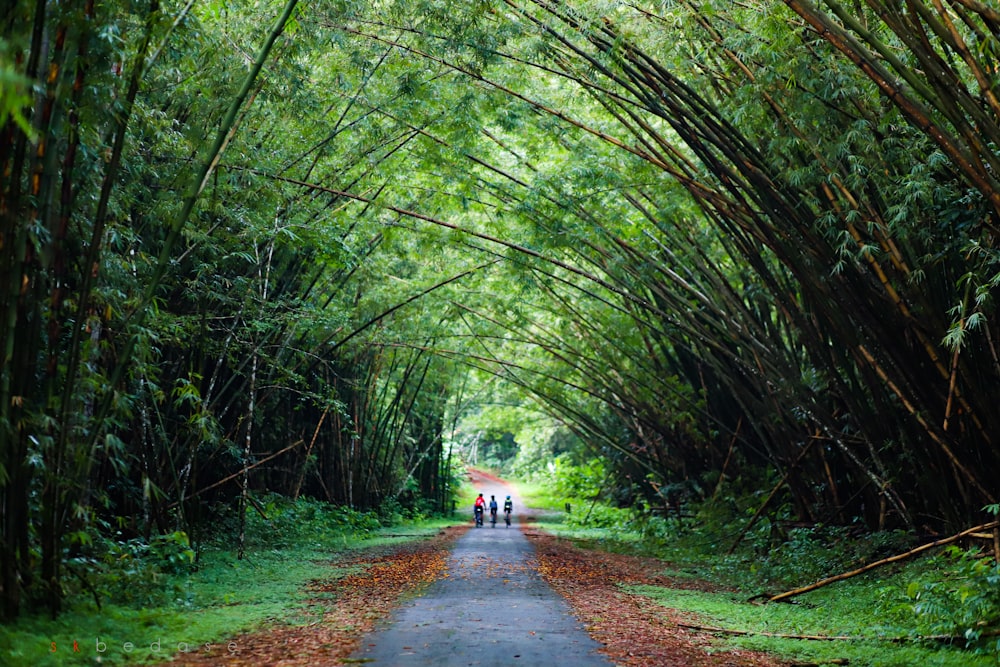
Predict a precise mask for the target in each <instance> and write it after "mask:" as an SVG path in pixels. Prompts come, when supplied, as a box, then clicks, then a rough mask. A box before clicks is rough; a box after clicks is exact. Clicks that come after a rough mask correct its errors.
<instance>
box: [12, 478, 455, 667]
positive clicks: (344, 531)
mask: <svg viewBox="0 0 1000 667" xmlns="http://www.w3.org/2000/svg"><path fill="white" fill-rule="evenodd" d="M258 505H259V507H260V512H256V511H253V510H251V516H249V517H248V521H247V545H248V549H247V552H246V556H245V557H244V558H243V559H242V560H240V559H237V558H236V551H235V548H234V542H235V540H234V539H233V533H232V532H231V530H230V529H231V528H232V526H230V525H229V522H230V520H231V519H232V517H227V516H226V515H225V514H224V513H223V514H220V515H219V517H218V519H217V521H215V522H213V526H214V528H215V529H216V530H215V531H214V532H213V534H212V538H211V539H210V540H206V541H205V542H203V543H199V544H197V545H196V546H197V547H198V553H197V559H196V560H195V557H194V551H193V549H192V548H191V545H190V542H189V541H188V539H187V536H186V534H184V533H182V532H178V533H173V534H170V535H168V536H165V537H162V538H153V539H151V540H142V539H140V538H132V539H130V540H123V541H121V542H119V543H115V544H111V545H107V544H106V545H103V547H104V548H106V549H107V550H106V551H105V552H104V553H102V554H99V555H98V554H97V551H96V548H95V550H94V551H93V553H94V554H95V555H94V557H93V558H92V559H91V562H89V563H87V562H85V559H84V558H83V557H82V556H81V557H78V558H77V559H76V561H77V563H76V565H77V567H78V568H80V569H79V570H78V571H79V573H80V575H81V577H82V578H85V580H86V582H87V585H86V586H85V587H84V586H81V587H80V588H79V589H78V590H76V591H75V592H74V594H73V595H72V596H71V597H69V598H68V600H69V602H70V603H71V604H70V606H69V607H68V608H67V610H66V611H65V612H64V613H63V614H61V615H60V616H59V617H58V618H56V619H52V618H51V617H49V615H48V614H35V615H28V614H26V615H24V616H22V617H21V618H20V619H19V620H18V621H17V622H15V623H10V624H4V625H0V663H2V664H3V665H5V666H7V667H22V666H23V667H47V666H52V667H55V666H60V667H61V666H66V665H92V664H95V662H100V663H101V664H108V665H124V664H151V663H156V662H160V661H164V660H166V659H167V658H169V657H170V656H171V655H174V654H178V655H181V656H182V657H187V656H190V657H192V658H193V657H194V656H199V655H204V656H206V657H207V658H208V659H210V660H216V661H218V660H220V659H222V658H233V657H234V656H237V655H239V654H240V653H243V654H246V652H247V650H248V648H249V644H247V643H246V642H245V640H243V639H241V637H242V636H244V634H245V633H248V632H252V631H254V630H256V629H258V628H261V627H265V626H266V627H270V628H273V627H278V628H303V627H307V626H309V625H312V624H315V623H316V622H317V618H318V617H321V616H322V615H323V614H324V613H325V610H327V609H329V608H330V607H331V606H334V605H333V603H334V601H335V596H334V595H333V594H332V593H331V592H330V589H331V582H337V581H341V580H343V579H344V578H346V577H352V576H357V575H359V574H361V573H363V572H364V571H365V570H366V568H367V567H369V565H370V563H369V562H368V561H365V560H363V559H359V558H356V557H352V554H362V553H363V554H370V553H373V551H377V550H379V549H385V548H389V547H392V548H393V549H396V548H397V547H399V545H404V544H407V543H419V542H425V541H427V539H428V538H429V537H431V536H434V535H437V534H439V533H440V532H441V530H442V529H443V528H445V527H447V526H449V525H451V524H452V523H453V521H452V520H451V519H448V518H444V519H442V518H440V517H438V518H430V517H427V516H422V515H419V514H418V515H414V514H413V513H410V512H406V511H405V510H404V509H403V508H401V507H393V508H390V509H389V510H387V511H383V512H381V513H380V512H376V511H372V512H368V513H361V512H355V511H352V510H350V509H347V508H342V507H334V506H332V505H329V504H327V503H321V502H318V501H314V500H309V499H304V498H303V499H300V500H298V501H295V502H292V501H290V500H287V499H284V498H281V497H279V496H270V497H263V498H261V499H260V500H259V501H258ZM265 517H267V518H265ZM372 560H373V561H374V560H376V558H375V557H372ZM85 567H89V569H87V570H84V568H85ZM400 569H402V567H401V568H400ZM84 572H86V574H84ZM397 583H398V582H397ZM394 588H395V593H396V594H397V595H398V594H399V592H400V591H401V590H402V587H400V586H394ZM341 627H348V626H347V624H341ZM248 664H252V663H248Z"/></svg>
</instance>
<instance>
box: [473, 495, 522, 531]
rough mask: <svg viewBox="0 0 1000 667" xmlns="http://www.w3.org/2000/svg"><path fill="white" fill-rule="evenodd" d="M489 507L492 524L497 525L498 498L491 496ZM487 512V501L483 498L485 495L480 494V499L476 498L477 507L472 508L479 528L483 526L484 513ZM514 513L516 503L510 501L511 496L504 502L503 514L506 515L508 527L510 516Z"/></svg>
mask: <svg viewBox="0 0 1000 667" xmlns="http://www.w3.org/2000/svg"><path fill="white" fill-rule="evenodd" d="M489 507H490V523H492V524H493V525H496V522H497V509H498V506H497V497H496V496H490V505H489ZM485 511H486V499H485V498H483V494H481V493H480V494H479V497H478V498H476V503H475V505H473V507H472V513H473V516H475V518H476V526H477V527H478V526H481V525H483V512H485ZM513 512H514V502H513V501H512V500H511V499H510V496H507V499H506V500H505V501H504V502H503V513H504V520H505V521H506V522H507V525H508V526H509V525H510V515H511V514H512V513H513Z"/></svg>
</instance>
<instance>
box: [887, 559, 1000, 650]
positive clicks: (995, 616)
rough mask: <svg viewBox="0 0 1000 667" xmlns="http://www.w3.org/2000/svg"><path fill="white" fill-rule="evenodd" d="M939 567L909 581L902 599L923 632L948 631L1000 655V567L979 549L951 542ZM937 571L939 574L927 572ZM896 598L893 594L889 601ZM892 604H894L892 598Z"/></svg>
mask: <svg viewBox="0 0 1000 667" xmlns="http://www.w3.org/2000/svg"><path fill="white" fill-rule="evenodd" d="M933 566H934V569H933V570H932V571H931V572H928V573H925V575H924V577H921V578H919V579H915V580H913V581H911V582H909V583H908V584H907V585H906V587H905V590H904V591H902V593H903V594H904V595H905V598H904V600H905V601H904V600H899V598H900V597H903V596H899V595H898V593H899V591H897V600H898V601H899V603H900V604H901V605H902V606H903V607H904V608H906V609H909V610H911V611H912V620H913V622H914V624H915V625H914V627H913V629H912V631H911V632H912V633H913V634H914V635H918V636H935V635H944V636H947V637H953V638H954V640H955V641H964V642H965V643H966V645H967V646H969V647H972V648H974V649H975V650H976V651H977V652H985V653H986V654H987V655H996V656H997V658H998V659H1000V641H998V639H997V634H998V633H1000V566H998V565H997V562H996V560H994V558H992V557H990V558H987V557H985V556H983V555H982V554H981V553H979V552H978V551H976V550H973V551H966V550H962V549H959V548H958V547H956V546H954V545H953V546H950V547H948V548H947V550H946V551H945V554H944V555H942V556H939V557H937V558H936V559H935V560H934V561H933ZM932 573H933V574H936V575H937V576H934V577H933V578H931V577H929V576H927V575H930V574H932ZM890 600H891V598H889V599H887V603H890V602H889V601H890ZM890 604H891V603H890Z"/></svg>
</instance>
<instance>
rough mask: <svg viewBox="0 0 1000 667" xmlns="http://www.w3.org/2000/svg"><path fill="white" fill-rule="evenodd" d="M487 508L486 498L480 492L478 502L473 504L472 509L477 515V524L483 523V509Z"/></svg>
mask: <svg viewBox="0 0 1000 667" xmlns="http://www.w3.org/2000/svg"><path fill="white" fill-rule="evenodd" d="M485 509H486V499H485V498H483V494H481V493H480V494H479V497H478V498H476V504H475V505H474V506H473V508H472V510H473V512H474V513H475V516H476V526H481V525H483V511H484V510H485Z"/></svg>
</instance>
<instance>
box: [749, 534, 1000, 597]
mask: <svg viewBox="0 0 1000 667" xmlns="http://www.w3.org/2000/svg"><path fill="white" fill-rule="evenodd" d="M998 527H1000V521H990V522H989V523H984V524H982V525H979V526H973V527H972V528H967V529H965V530H963V531H962V532H960V533H957V534H955V535H952V536H951V537H943V538H941V539H940V540H934V541H933V542H928V543H927V544H924V545H921V546H919V547H917V548H916V549H911V550H910V551H907V552H906V553H902V554H896V555H895V556H890V557H889V558H883V559H882V560H878V561H875V562H874V563H869V564H868V565H865V566H864V567H860V568H858V569H856V570H851V571H850V572H844V573H842V574H838V575H836V576H833V577H827V578H826V579H822V580H820V581H817V582H816V583H814V584H809V585H808V586H802V587H801V588H796V589H794V590H790V591H786V592H784V593H779V594H778V595H773V596H771V597H769V598H768V599H767V601H768V602H780V601H782V600H787V599H789V598H792V597H795V596H796V595H801V594H802V593H808V592H810V591H814V590H816V589H817V588H823V587H824V586H826V585H827V584H832V583H834V582H837V581H843V580H844V579H850V578H851V577H856V576H857V575H859V574H864V573H865V572H870V571H871V570H874V569H876V568H879V567H881V566H883V565H888V564H890V563H898V562H899V561H902V560H906V559H907V558H911V557H913V556H916V555H918V554H921V553H923V552H925V551H928V550H930V549H933V548H935V547H940V546H944V545H945V544H951V543H952V542H957V541H958V540H960V539H962V538H963V537H968V536H970V535H972V534H973V533H978V532H981V531H985V530H991V529H996V528H998Z"/></svg>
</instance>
